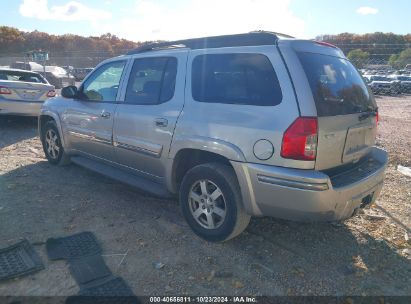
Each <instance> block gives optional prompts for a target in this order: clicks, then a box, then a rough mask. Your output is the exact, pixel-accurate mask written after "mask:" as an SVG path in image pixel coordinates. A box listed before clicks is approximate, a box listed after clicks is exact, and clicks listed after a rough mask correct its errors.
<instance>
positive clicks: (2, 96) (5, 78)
mask: <svg viewBox="0 0 411 304" xmlns="http://www.w3.org/2000/svg"><path fill="white" fill-rule="evenodd" d="M55 95H56V92H55V91H54V86H52V85H51V84H49V83H48V82H47V80H46V79H44V77H43V76H41V75H40V74H38V73H35V72H29V71H25V70H18V69H0V115H3V114H12V115H25V116H38V115H39V113H40V108H41V105H42V103H43V102H44V101H45V100H46V99H47V98H50V97H54V96H55Z"/></svg>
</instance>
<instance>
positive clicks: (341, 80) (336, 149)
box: [298, 52, 377, 169]
mask: <svg viewBox="0 0 411 304" xmlns="http://www.w3.org/2000/svg"><path fill="white" fill-rule="evenodd" d="M298 57H299V58H300V61H301V63H302V65H303V68H304V70H305V73H306V75H307V78H308V82H309V83H310V87H311V91H312V93H313V97H314V102H315V105H316V109H317V115H318V147H317V160H316V168H317V169H327V168H331V167H335V166H338V165H341V164H346V163H350V162H354V161H357V160H359V159H360V158H361V157H362V156H364V155H365V154H367V153H368V152H369V149H370V147H372V146H374V144H375V137H376V130H377V128H376V117H375V113H374V111H377V106H376V103H375V101H374V99H373V97H372V96H371V94H370V93H369V91H368V89H367V87H366V85H365V83H364V81H363V79H362V78H361V76H360V75H359V73H358V72H357V70H356V69H355V68H354V67H353V65H352V64H351V63H350V62H349V61H348V60H347V59H345V58H339V57H334V56H328V55H323V54H313V53H303V52H301V53H299V54H298Z"/></svg>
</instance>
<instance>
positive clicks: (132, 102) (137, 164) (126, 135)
mask: <svg viewBox="0 0 411 304" xmlns="http://www.w3.org/2000/svg"><path fill="white" fill-rule="evenodd" d="M187 53H188V51H186V50H178V51H173V53H172V54H169V53H168V54H166V55H161V53H157V52H156V54H144V55H139V56H138V57H136V58H135V59H134V61H133V65H132V68H131V72H130V73H129V79H128V82H127V88H126V90H125V92H124V96H123V97H122V100H123V101H122V102H121V103H119V105H118V107H117V110H116V115H115V118H114V129H113V139H114V146H115V148H114V149H115V154H116V159H117V162H118V163H120V164H121V165H123V166H126V167H129V168H131V169H133V170H134V172H135V173H140V174H143V175H145V176H146V177H149V178H152V179H154V180H157V179H159V178H162V177H164V175H165V166H164V160H165V158H167V157H168V151H169V148H170V144H171V140H172V136H173V132H174V129H175V126H176V122H177V119H178V117H179V115H180V112H181V110H182V108H183V105H184V86H185V69H186V62H187Z"/></svg>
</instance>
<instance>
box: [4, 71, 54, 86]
mask: <svg viewBox="0 0 411 304" xmlns="http://www.w3.org/2000/svg"><path fill="white" fill-rule="evenodd" d="M0 80H10V81H23V82H36V83H46V80H45V79H44V78H43V77H42V76H40V75H39V74H36V73H26V72H20V71H7V70H1V71H0Z"/></svg>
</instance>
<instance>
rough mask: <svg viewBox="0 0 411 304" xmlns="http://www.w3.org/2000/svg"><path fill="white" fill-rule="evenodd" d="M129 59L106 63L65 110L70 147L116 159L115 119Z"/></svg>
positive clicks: (65, 126) (63, 116)
mask: <svg viewBox="0 0 411 304" xmlns="http://www.w3.org/2000/svg"><path fill="white" fill-rule="evenodd" d="M126 63H127V61H126V60H116V61H111V62H108V63H105V64H103V65H101V66H100V67H99V68H97V69H96V70H95V71H94V72H93V73H92V74H91V75H90V76H89V77H88V78H87V79H86V80H85V81H84V82H83V84H82V86H81V87H80V89H79V91H80V93H79V97H78V98H76V99H73V100H72V101H71V102H68V103H67V107H66V108H65V109H64V112H63V113H62V122H63V127H64V130H65V131H64V132H65V134H66V137H67V138H68V140H69V146H70V148H72V149H74V150H76V151H78V152H81V153H83V154H86V155H88V156H93V157H98V158H100V159H103V160H108V161H114V150H113V140H112V135H113V118H114V113H115V110H116V107H117V93H118V89H119V85H120V83H121V79H122V75H123V72H124V69H125V66H126Z"/></svg>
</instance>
